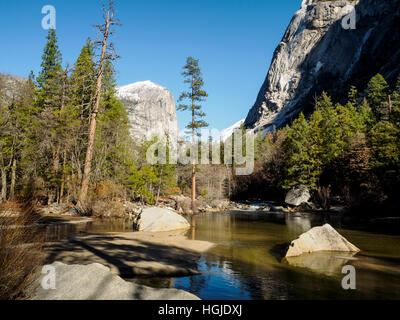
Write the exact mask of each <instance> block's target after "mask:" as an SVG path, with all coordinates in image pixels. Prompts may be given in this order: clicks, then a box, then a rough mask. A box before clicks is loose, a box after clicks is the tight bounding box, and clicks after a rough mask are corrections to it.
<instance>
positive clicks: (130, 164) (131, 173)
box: [0, 30, 176, 204]
mask: <svg viewBox="0 0 400 320" xmlns="http://www.w3.org/2000/svg"><path fill="white" fill-rule="evenodd" d="M98 73H99V62H98V61H96V46H95V44H94V41H92V40H91V39H88V40H87V42H86V44H85V45H84V46H83V48H82V50H81V52H80V55H79V57H78V59H77V61H76V63H75V64H74V66H73V67H72V68H70V67H69V66H63V65H62V54H61V52H60V50H59V47H58V44H57V37H56V32H55V30H50V31H49V33H48V36H47V43H46V46H45V49H44V53H43V56H42V63H41V71H40V73H39V74H38V76H37V77H35V76H34V75H33V73H31V75H30V76H29V79H28V80H27V81H21V82H20V83H18V84H15V86H16V87H14V88H12V91H13V96H12V98H11V99H10V98H8V99H7V98H6V92H5V90H6V77H5V76H4V75H3V76H1V77H0V83H1V84H0V96H1V95H2V96H3V98H2V99H1V100H0V101H1V103H2V105H1V109H0V169H1V195H0V199H1V201H6V200H11V201H12V200H22V201H23V200H24V199H25V198H28V197H29V198H32V197H33V198H35V199H37V200H39V201H40V202H42V203H43V204H51V203H53V202H58V203H60V202H77V201H78V200H79V193H80V188H81V182H82V179H83V175H84V167H85V159H86V154H87V145H88V141H89V126H90V123H91V118H92V114H93V110H94V109H93V106H94V102H95V101H94V99H95V97H96V94H95V91H96V80H97V79H98V77H97V76H98ZM115 86H116V81H115V72H114V67H113V61H112V60H111V59H108V60H106V61H105V63H104V72H103V77H102V86H101V97H100V105H99V110H98V117H97V128H96V131H95V132H96V133H95V134H96V137H95V140H94V141H95V143H94V152H93V160H92V165H91V174H90V187H89V192H88V195H89V198H88V202H89V203H90V201H91V199H98V198H104V199H111V198H124V199H128V198H131V199H136V200H141V201H148V202H154V201H155V196H156V195H157V194H159V193H160V190H161V192H166V190H167V189H168V188H169V187H174V186H175V185H176V182H175V181H174V180H175V172H174V168H173V167H172V166H169V165H165V166H164V168H163V166H150V165H148V164H147V163H146V161H144V159H145V154H146V149H145V144H144V143H143V142H139V141H133V139H132V138H131V136H130V134H129V122H128V117H127V114H126V111H125V108H124V107H123V105H122V104H121V103H120V102H119V101H118V100H117V99H116V97H115V92H116V91H115ZM166 167H167V168H166Z"/></svg>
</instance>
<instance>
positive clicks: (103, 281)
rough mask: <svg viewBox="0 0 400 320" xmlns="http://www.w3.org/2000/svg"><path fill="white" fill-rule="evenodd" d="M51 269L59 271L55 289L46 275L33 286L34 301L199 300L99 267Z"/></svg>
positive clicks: (60, 267)
mask: <svg viewBox="0 0 400 320" xmlns="http://www.w3.org/2000/svg"><path fill="white" fill-rule="evenodd" d="M51 266H52V267H54V270H55V279H54V280H55V283H54V285H55V289H52V288H51V287H46V285H50V284H51V282H50V281H47V279H46V278H45V277H48V275H44V276H42V277H40V278H38V279H37V280H36V281H35V282H34V283H33V285H32V287H31V290H32V294H31V297H30V299H31V300H199V298H198V297H196V296H195V295H193V294H191V293H188V292H186V291H183V290H178V289H153V288H149V287H146V286H142V285H138V284H136V283H133V282H127V281H125V280H123V279H122V278H120V277H119V276H117V275H115V274H113V273H111V271H110V269H109V268H107V267H106V266H104V265H102V264H99V263H93V264H90V265H66V264H63V263H61V262H55V263H53V264H52V265H51ZM42 282H44V284H45V286H44V287H43V285H42Z"/></svg>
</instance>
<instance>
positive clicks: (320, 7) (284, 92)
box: [245, 0, 400, 131]
mask: <svg viewBox="0 0 400 320" xmlns="http://www.w3.org/2000/svg"><path fill="white" fill-rule="evenodd" d="M353 9H354V10H355V16H356V29H352V28H344V27H343V20H344V21H345V22H346V23H345V26H346V25H349V22H351V20H350V15H351V14H352V13H354V10H353ZM399 72H400V2H399V0H384V1H382V0H357V1H321V0H304V1H303V3H302V5H301V9H300V10H299V11H297V12H296V14H295V15H294V17H293V19H292V21H291V22H290V25H289V27H288V29H287V30H286V33H285V35H284V37H283V39H282V41H281V42H280V44H279V45H278V47H277V49H276V51H275V53H274V57H273V60H272V63H271V66H270V69H269V72H268V75H267V78H266V80H265V82H264V84H263V86H262V88H261V90H260V92H259V94H258V97H257V100H256V102H255V104H254V106H253V108H252V109H251V110H250V112H249V114H248V116H247V118H246V121H245V126H246V127H247V128H251V129H256V130H257V131H259V130H263V131H270V130H272V129H273V128H274V127H277V128H279V127H282V126H283V125H285V124H286V123H288V122H290V121H291V120H292V119H293V118H294V117H296V116H297V115H298V114H299V113H300V112H304V113H306V114H307V113H310V112H312V110H313V105H314V101H315V96H316V95H319V94H321V92H322V91H323V90H325V91H327V92H328V93H329V94H330V95H331V96H332V97H333V98H334V99H336V100H337V101H343V99H345V98H346V97H347V92H348V90H349V87H350V86H351V85H355V86H356V87H358V88H360V89H363V88H364V87H365V85H366V84H367V82H368V81H369V79H370V78H371V77H372V76H374V75H375V74H377V73H381V74H382V75H383V76H384V77H385V79H386V80H387V81H388V82H389V83H392V84H393V83H394V82H395V79H396V78H397V76H398V74H399Z"/></svg>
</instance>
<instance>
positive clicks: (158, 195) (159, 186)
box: [156, 168, 163, 206]
mask: <svg viewBox="0 0 400 320" xmlns="http://www.w3.org/2000/svg"><path fill="white" fill-rule="evenodd" d="M162 174H163V168H161V171H160V183H159V185H158V190H157V200H156V206H158V201H159V199H160V191H161V184H162Z"/></svg>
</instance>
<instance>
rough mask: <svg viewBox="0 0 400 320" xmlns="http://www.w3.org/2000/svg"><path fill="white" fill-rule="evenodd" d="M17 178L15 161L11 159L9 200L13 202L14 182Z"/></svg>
mask: <svg viewBox="0 0 400 320" xmlns="http://www.w3.org/2000/svg"><path fill="white" fill-rule="evenodd" d="M16 178H17V159H15V157H14V159H13V163H12V167H11V185H10V200H11V201H13V200H14V198H15V182H16Z"/></svg>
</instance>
